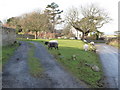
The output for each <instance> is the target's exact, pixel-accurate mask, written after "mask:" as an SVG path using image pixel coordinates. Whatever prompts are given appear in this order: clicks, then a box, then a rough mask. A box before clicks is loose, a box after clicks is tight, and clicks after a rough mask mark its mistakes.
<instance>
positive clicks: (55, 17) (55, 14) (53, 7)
mask: <svg viewBox="0 0 120 90" xmlns="http://www.w3.org/2000/svg"><path fill="white" fill-rule="evenodd" d="M58 7H59V6H58V5H57V4H56V3H54V2H53V3H51V4H50V5H47V7H46V9H45V13H46V14H47V15H48V16H49V20H50V22H51V23H52V31H51V32H52V33H56V30H55V25H56V24H60V23H61V22H62V20H61V15H60V14H61V13H62V12H63V10H60V9H58Z"/></svg>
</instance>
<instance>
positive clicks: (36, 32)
mask: <svg viewBox="0 0 120 90" xmlns="http://www.w3.org/2000/svg"><path fill="white" fill-rule="evenodd" d="M37 34H38V31H35V39H37Z"/></svg>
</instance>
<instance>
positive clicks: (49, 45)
mask: <svg viewBox="0 0 120 90" xmlns="http://www.w3.org/2000/svg"><path fill="white" fill-rule="evenodd" d="M53 47H54V48H55V49H58V43H56V42H49V44H48V49H50V48H51V49H52V48H53Z"/></svg>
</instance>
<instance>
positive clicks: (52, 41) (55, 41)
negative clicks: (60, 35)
mask: <svg viewBox="0 0 120 90" xmlns="http://www.w3.org/2000/svg"><path fill="white" fill-rule="evenodd" d="M49 42H55V43H58V41H57V40H50V41H49Z"/></svg>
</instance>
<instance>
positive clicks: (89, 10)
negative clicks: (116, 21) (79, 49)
mask: <svg viewBox="0 0 120 90" xmlns="http://www.w3.org/2000/svg"><path fill="white" fill-rule="evenodd" d="M80 13H81V14H82V16H81V17H82V18H81V17H80ZM66 20H67V22H68V23H70V24H71V25H72V26H73V27H74V28H75V29H76V30H78V31H80V32H82V39H84V38H85V37H84V36H86V35H88V33H90V32H93V31H97V29H98V28H101V27H102V26H103V25H104V24H106V23H109V21H110V20H111V19H110V17H109V16H108V14H107V13H106V12H105V11H103V10H102V9H100V8H98V7H95V5H93V4H92V5H90V6H89V7H81V12H79V10H78V9H77V8H74V7H73V8H71V9H70V10H69V11H68V13H67V14H66Z"/></svg>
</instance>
